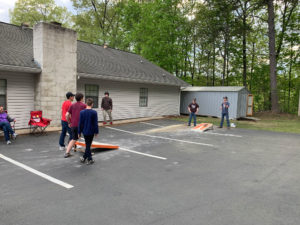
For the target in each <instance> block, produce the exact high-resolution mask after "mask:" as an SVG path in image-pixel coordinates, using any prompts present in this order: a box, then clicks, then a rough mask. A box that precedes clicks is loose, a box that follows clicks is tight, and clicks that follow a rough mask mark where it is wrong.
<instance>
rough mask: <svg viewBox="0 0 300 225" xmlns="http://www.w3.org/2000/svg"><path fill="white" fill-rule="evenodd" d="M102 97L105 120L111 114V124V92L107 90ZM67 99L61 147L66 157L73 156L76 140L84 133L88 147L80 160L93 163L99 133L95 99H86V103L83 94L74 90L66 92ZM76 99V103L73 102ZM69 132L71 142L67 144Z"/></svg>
mask: <svg viewBox="0 0 300 225" xmlns="http://www.w3.org/2000/svg"><path fill="white" fill-rule="evenodd" d="M104 95H105V96H104V97H103V98H102V103H101V109H102V110H103V117H104V122H103V124H104V125H105V124H106V115H109V118H110V124H112V116H111V112H112V99H111V98H110V97H109V93H108V92H105V93H104ZM66 97H67V100H66V101H64V102H63V104H62V108H61V111H62V114H61V126H62V131H61V135H60V139H59V146H60V147H59V149H60V150H62V151H64V150H65V154H64V157H65V158H68V157H70V156H71V153H70V152H71V150H72V148H74V146H75V143H76V141H77V140H78V139H79V138H80V137H81V134H83V137H84V140H85V144H86V148H85V152H84V155H83V156H82V157H80V162H81V163H85V162H86V164H93V163H94V162H95V161H94V159H93V157H92V154H91V145H92V142H93V139H94V137H95V136H97V135H98V133H99V129H98V113H97V112H96V111H95V110H93V109H92V108H93V105H94V101H93V99H92V98H87V99H86V104H85V103H83V97H84V96H83V94H82V93H77V94H76V95H74V94H73V93H72V92H68V93H67V94H66ZM74 97H75V99H76V102H75V103H72V102H73V100H74ZM67 132H68V134H69V144H68V145H67V148H66V146H65V143H64V142H65V137H66V134H67Z"/></svg>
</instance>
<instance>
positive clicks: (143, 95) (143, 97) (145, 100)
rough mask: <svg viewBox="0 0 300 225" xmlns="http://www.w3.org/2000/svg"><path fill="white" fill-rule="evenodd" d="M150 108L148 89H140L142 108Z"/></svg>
mask: <svg viewBox="0 0 300 225" xmlns="http://www.w3.org/2000/svg"><path fill="white" fill-rule="evenodd" d="M147 106H148V88H140V107H147Z"/></svg>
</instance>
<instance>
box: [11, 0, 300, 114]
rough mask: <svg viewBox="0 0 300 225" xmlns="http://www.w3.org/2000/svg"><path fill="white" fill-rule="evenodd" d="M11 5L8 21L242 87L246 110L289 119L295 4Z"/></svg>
mask: <svg viewBox="0 0 300 225" xmlns="http://www.w3.org/2000/svg"><path fill="white" fill-rule="evenodd" d="M72 4H73V8H74V10H73V11H72V12H71V11H68V10H67V8H66V7H61V6H57V5H56V4H55V1H54V0H18V1H17V2H16V3H15V7H14V8H13V9H12V10H10V22H11V23H13V24H16V25H21V24H22V23H23V22H27V23H28V24H29V25H30V26H31V27H32V26H33V25H34V24H36V23H37V22H40V21H45V22H51V21H57V22H60V23H62V24H63V26H65V27H68V28H71V29H74V30H76V31H77V33H78V39H79V40H82V41H86V42H90V43H94V44H99V45H103V44H104V43H105V44H108V46H109V47H111V48H116V49H120V50H124V51H130V52H133V53H136V54H139V55H141V56H143V57H145V58H146V59H148V60H150V61H151V62H153V63H155V64H157V65H158V66H160V67H162V68H164V69H165V70H167V71H169V72H170V73H172V74H174V75H175V76H177V77H179V78H180V79H182V80H184V81H186V82H188V83H190V84H191V85H193V86H246V87H247V88H248V90H249V91H250V92H251V93H252V94H253V95H254V109H255V111H256V112H259V111H271V112H273V113H279V112H285V113H292V114H295V113H297V111H298V102H299V91H300V61H299V52H300V43H299V39H300V38H299V37H300V32H299V31H300V29H299V28H300V25H299V19H300V13H299V12H300V8H299V3H298V0H72Z"/></svg>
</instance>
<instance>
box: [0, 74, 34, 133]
mask: <svg viewBox="0 0 300 225" xmlns="http://www.w3.org/2000/svg"><path fill="white" fill-rule="evenodd" d="M35 76H37V75H33V74H21V73H11V72H0V79H6V80H7V110H8V113H9V115H10V116H11V117H13V118H15V119H16V120H17V122H16V128H17V129H19V128H28V121H29V119H30V111H32V110H34V82H35Z"/></svg>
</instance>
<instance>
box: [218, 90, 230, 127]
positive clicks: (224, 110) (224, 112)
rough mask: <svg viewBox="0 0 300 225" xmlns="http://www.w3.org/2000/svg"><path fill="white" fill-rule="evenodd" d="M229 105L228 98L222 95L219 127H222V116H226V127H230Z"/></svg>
mask: <svg viewBox="0 0 300 225" xmlns="http://www.w3.org/2000/svg"><path fill="white" fill-rule="evenodd" d="M229 106H230V104H229V102H228V98H227V97H226V96H225V97H223V102H222V104H221V107H220V109H221V110H222V119H221V124H220V127H219V128H222V127H223V122H224V117H225V116H226V121H227V128H228V129H230V123H229V113H228V108H229Z"/></svg>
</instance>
